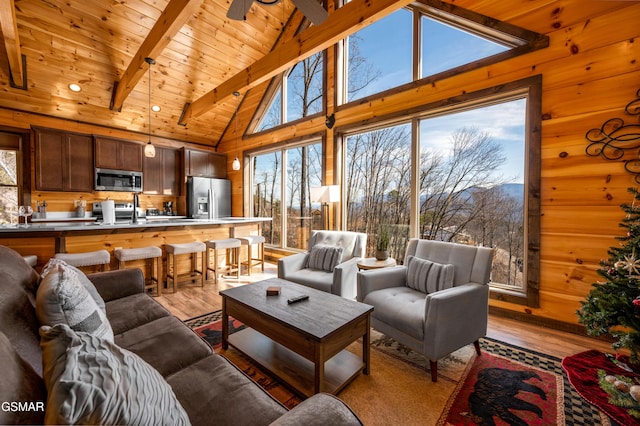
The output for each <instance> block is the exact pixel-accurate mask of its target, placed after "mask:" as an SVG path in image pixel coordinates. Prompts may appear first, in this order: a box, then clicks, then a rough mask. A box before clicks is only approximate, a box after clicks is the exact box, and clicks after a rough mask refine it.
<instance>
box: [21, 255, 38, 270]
mask: <svg viewBox="0 0 640 426" xmlns="http://www.w3.org/2000/svg"><path fill="white" fill-rule="evenodd" d="M22 258H23V259H24V261H25V262H27V264H28V265H29V266H31V267H32V268H35V267H36V265H37V264H38V256H36V255H35V254H28V255H26V256H22Z"/></svg>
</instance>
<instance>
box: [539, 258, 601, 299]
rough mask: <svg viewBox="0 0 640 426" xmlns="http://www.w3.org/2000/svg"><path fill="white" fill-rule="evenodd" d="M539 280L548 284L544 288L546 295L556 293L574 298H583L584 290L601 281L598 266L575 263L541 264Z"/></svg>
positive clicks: (548, 262)
mask: <svg viewBox="0 0 640 426" xmlns="http://www.w3.org/2000/svg"><path fill="white" fill-rule="evenodd" d="M541 266H542V267H541V268H540V278H541V279H543V280H545V281H546V282H548V283H549V285H548V286H546V287H545V291H546V292H547V293H557V294H559V295H560V294H562V295H569V296H574V297H580V296H584V293H585V289H587V290H588V289H591V286H592V284H594V283H596V282H598V281H600V282H601V281H602V280H603V278H602V277H601V276H600V275H598V273H597V272H596V270H597V269H598V268H599V267H600V265H599V264H595V265H594V264H579V263H577V262H574V263H573V264H571V263H564V262H550V261H543V262H541Z"/></svg>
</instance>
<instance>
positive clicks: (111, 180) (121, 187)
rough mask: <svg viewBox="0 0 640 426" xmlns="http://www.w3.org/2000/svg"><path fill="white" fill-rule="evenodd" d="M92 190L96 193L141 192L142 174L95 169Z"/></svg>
mask: <svg viewBox="0 0 640 426" xmlns="http://www.w3.org/2000/svg"><path fill="white" fill-rule="evenodd" d="M94 189H95V190H96V191H123V192H142V172H134V171H126V170H112V169H98V168H96V179H95V186H94Z"/></svg>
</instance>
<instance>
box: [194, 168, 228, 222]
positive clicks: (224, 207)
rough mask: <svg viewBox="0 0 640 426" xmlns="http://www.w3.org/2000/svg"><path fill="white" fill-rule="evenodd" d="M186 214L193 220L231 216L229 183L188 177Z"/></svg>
mask: <svg viewBox="0 0 640 426" xmlns="http://www.w3.org/2000/svg"><path fill="white" fill-rule="evenodd" d="M187 214H188V215H189V217H191V218H194V219H217V218H221V217H229V216H231V181H229V180H227V179H210V178H202V177H189V178H188V179H187Z"/></svg>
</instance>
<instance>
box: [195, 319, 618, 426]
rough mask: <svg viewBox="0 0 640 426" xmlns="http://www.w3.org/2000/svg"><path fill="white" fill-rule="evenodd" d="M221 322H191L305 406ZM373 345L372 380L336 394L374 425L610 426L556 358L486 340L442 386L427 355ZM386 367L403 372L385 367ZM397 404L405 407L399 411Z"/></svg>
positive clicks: (289, 401)
mask: <svg viewBox="0 0 640 426" xmlns="http://www.w3.org/2000/svg"><path fill="white" fill-rule="evenodd" d="M220 318H221V313H220V312H214V313H211V314H207V315H204V316H202V317H198V318H194V319H191V320H188V321H187V324H188V325H189V326H191V327H192V328H193V329H194V331H196V332H197V333H198V334H199V335H200V336H202V337H203V338H204V339H205V340H207V341H208V342H209V343H210V344H211V345H212V346H213V347H214V349H215V350H216V352H218V353H220V354H221V355H223V356H225V357H227V358H228V359H230V360H231V362H232V363H234V364H235V365H236V366H238V367H239V368H240V369H241V370H243V371H244V372H245V373H246V374H248V375H249V376H250V377H252V378H253V379H254V380H255V381H256V382H258V384H260V385H261V386H262V387H263V388H264V389H265V390H267V391H268V392H269V393H271V394H272V395H273V396H274V397H275V398H276V399H278V400H279V401H281V402H282V403H283V404H284V405H286V406H287V407H289V408H291V407H294V406H295V405H297V404H298V403H300V402H301V401H302V400H303V398H302V397H300V396H299V395H298V394H297V393H296V392H295V390H293V389H291V388H289V387H288V386H287V385H286V384H283V383H281V382H280V381H279V380H278V379H277V378H276V377H273V376H272V375H270V374H269V373H268V372H267V371H264V370H262V369H261V368H260V367H259V366H256V365H255V364H254V363H253V362H252V361H251V360H250V359H248V358H246V357H244V356H243V355H242V354H240V353H239V352H237V351H235V350H233V349H229V350H227V351H223V350H222V349H221V348H220V346H221V344H220V340H221V335H222V332H221V326H222V321H220ZM229 328H230V330H229V332H230V333H233V332H234V331H237V330H240V329H242V328H244V325H243V324H242V323H240V322H239V321H236V320H233V319H230V321H229ZM356 346H357V345H356ZM371 347H372V349H375V351H376V352H378V353H381V354H382V355H376V354H372V359H373V360H375V361H377V362H374V361H372V374H371V375H370V376H363V377H361V378H358V379H357V380H355V381H354V382H353V383H352V384H350V385H349V386H348V387H347V388H346V389H345V390H344V391H343V392H341V393H340V394H339V395H338V396H339V397H340V398H342V399H343V400H345V401H346V402H347V403H348V404H349V405H350V406H351V407H352V408H353V409H354V410H355V411H356V413H358V415H359V416H360V417H361V419H362V420H363V421H364V422H365V424H367V425H368V426H371V425H385V426H386V425H388V424H402V425H403V426H405V425H421V426H424V425H435V424H437V425H447V426H448V425H475V424H478V425H565V424H566V425H601V424H603V425H609V424H610V423H609V422H608V419H607V418H606V416H604V415H603V414H602V413H601V412H600V411H599V410H598V409H597V408H596V407H594V406H592V405H591V404H589V403H588V402H587V401H586V400H585V399H584V398H582V397H581V396H580V395H579V394H578V393H577V392H576V391H575V389H573V387H572V386H571V384H570V383H569V381H568V380H567V379H566V376H565V373H564V371H563V369H562V366H561V364H560V359H559V358H556V357H552V356H548V355H545V354H541V353H538V352H534V351H529V350H526V349H523V348H519V347H517V346H513V345H509V344H506V343H503V342H499V341H496V340H493V339H489V338H484V339H481V347H482V356H480V357H476V356H475V354H474V351H473V347H472V346H469V347H468V348H465V349H464V350H461V352H456V353H454V354H452V356H451V359H449V360H443V363H442V364H443V370H442V375H440V373H441V372H440V371H439V379H438V382H437V383H432V382H431V380H430V373H429V371H428V362H425V360H424V357H422V356H421V355H420V356H416V354H415V352H413V351H411V350H410V349H408V348H406V347H403V346H402V345H399V344H398V343H397V342H394V341H392V340H391V339H389V338H388V337H386V336H384V335H380V334H379V333H377V332H374V333H372V346H371ZM374 355H376V356H374ZM381 357H383V358H381ZM383 362H384V363H385V364H386V365H397V366H398V368H394V369H391V370H390V369H386V368H384V367H385V366H384V365H383ZM398 363H399V364H398ZM447 364H449V365H448V366H447ZM402 365H404V366H405V367H402ZM405 373H406V376H403V374H405ZM404 381H406V382H407V383H404ZM404 392H406V394H405V393H404ZM385 404H387V406H385ZM398 404H401V405H402V406H403V407H404V408H403V409H402V410H398V409H397V407H398V406H399V405H398Z"/></svg>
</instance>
